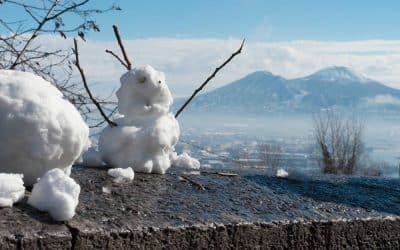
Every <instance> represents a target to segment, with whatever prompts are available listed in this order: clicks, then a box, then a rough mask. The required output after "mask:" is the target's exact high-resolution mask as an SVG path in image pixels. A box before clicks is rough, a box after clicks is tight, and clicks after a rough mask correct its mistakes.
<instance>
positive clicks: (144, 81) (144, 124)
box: [99, 66, 200, 174]
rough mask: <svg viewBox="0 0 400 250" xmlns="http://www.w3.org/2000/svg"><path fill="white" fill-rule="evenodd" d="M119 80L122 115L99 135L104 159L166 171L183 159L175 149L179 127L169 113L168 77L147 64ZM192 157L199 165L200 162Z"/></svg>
mask: <svg viewBox="0 0 400 250" xmlns="http://www.w3.org/2000/svg"><path fill="white" fill-rule="evenodd" d="M120 82H121V87H120V88H119V89H118V90H117V93H116V94H117V98H118V110H119V114H120V117H118V118H117V119H116V120H115V123H116V124H117V126H113V127H110V126H108V127H106V128H105V129H104V130H103V131H102V132H101V134H100V137H99V152H100V155H101V158H102V160H103V161H104V162H105V163H106V164H108V165H111V166H113V167H118V168H128V167H132V168H133V170H134V171H137V172H144V173H157V174H164V173H165V172H166V170H167V169H168V168H169V167H170V166H171V164H173V162H175V161H176V162H178V160H179V161H180V162H182V159H180V158H182V157H181V156H177V154H176V153H175V152H174V147H175V144H176V143H177V142H178V139H179V135H180V129H179V124H178V121H177V120H176V119H175V117H174V115H173V114H172V113H171V112H170V106H171V105H172V102H173V98H172V95H171V92H170V91H169V88H168V86H167V85H166V83H165V76H164V74H163V73H162V72H159V71H156V70H155V69H154V68H153V67H151V66H144V67H137V68H134V69H132V70H130V71H128V72H126V73H125V74H124V75H122V77H121V79H120ZM184 157H185V158H187V155H185V156H184ZM192 160H193V161H194V162H195V164H194V165H195V166H194V167H195V168H198V167H199V166H200V163H198V161H197V160H195V159H193V158H192Z"/></svg>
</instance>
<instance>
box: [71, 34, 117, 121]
mask: <svg viewBox="0 0 400 250" xmlns="http://www.w3.org/2000/svg"><path fill="white" fill-rule="evenodd" d="M74 54H75V66H76V67H77V68H78V70H79V73H80V75H81V77H82V81H83V85H84V86H85V89H86V92H87V93H88V95H89V97H90V99H91V100H92V102H93V104H94V105H95V106H96V107H97V109H98V110H99V112H100V114H101V115H102V116H103V118H104V120H105V121H107V123H108V125H110V127H116V126H117V124H116V123H115V122H113V121H111V120H110V119H109V118H108V117H107V115H106V114H105V113H104V111H103V109H102V108H101V106H100V104H99V103H98V102H97V101H96V99H95V98H94V97H93V95H92V92H90V89H89V86H88V84H87V81H86V77H85V73H84V72H83V69H82V68H81V66H80V63H79V51H78V42H77V40H76V39H74Z"/></svg>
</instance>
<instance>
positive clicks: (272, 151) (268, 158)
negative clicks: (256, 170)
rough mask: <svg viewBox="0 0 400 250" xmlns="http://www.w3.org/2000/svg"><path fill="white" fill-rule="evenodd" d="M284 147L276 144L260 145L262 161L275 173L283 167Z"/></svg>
mask: <svg viewBox="0 0 400 250" xmlns="http://www.w3.org/2000/svg"><path fill="white" fill-rule="evenodd" d="M282 152H283V150H282V147H281V146H280V145H279V144H276V143H261V144H259V145H258V153H259V154H260V159H261V160H262V161H263V163H264V164H265V166H267V167H269V168H271V169H272V170H273V172H276V170H277V169H278V168H279V167H280V166H281V165H282V160H283V159H282Z"/></svg>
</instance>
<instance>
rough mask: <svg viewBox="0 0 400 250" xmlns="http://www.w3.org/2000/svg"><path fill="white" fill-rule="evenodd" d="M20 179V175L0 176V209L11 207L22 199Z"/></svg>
mask: <svg viewBox="0 0 400 250" xmlns="http://www.w3.org/2000/svg"><path fill="white" fill-rule="evenodd" d="M22 177H23V176H22V174H3V173H2V174H0V207H12V205H13V204H14V203H16V202H18V201H20V200H22V198H24V195H25V187H24V182H23V181H22Z"/></svg>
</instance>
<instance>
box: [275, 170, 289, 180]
mask: <svg viewBox="0 0 400 250" xmlns="http://www.w3.org/2000/svg"><path fill="white" fill-rule="evenodd" d="M288 176H289V173H288V172H286V170H284V169H282V168H280V169H278V170H277V171H276V177H279V178H286V177H288Z"/></svg>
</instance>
